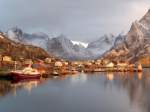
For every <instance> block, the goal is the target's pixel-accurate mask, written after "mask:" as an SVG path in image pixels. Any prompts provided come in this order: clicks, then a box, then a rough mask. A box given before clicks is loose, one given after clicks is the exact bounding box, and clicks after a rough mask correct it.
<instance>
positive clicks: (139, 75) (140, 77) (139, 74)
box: [137, 72, 143, 80]
mask: <svg viewBox="0 0 150 112" xmlns="http://www.w3.org/2000/svg"><path fill="white" fill-rule="evenodd" d="M142 75H143V73H142V72H138V73H137V76H138V79H139V80H141V79H142Z"/></svg>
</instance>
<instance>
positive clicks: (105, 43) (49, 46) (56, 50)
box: [6, 27, 115, 60]
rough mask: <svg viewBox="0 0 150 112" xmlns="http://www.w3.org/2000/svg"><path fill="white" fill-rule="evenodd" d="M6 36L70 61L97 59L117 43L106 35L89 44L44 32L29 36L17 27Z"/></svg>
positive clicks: (113, 38)
mask: <svg viewBox="0 0 150 112" xmlns="http://www.w3.org/2000/svg"><path fill="white" fill-rule="evenodd" d="M6 34H7V36H8V38H9V39H11V40H13V41H15V42H20V43H22V44H25V45H34V46H38V47H41V48H43V49H44V50H46V51H47V52H48V53H49V54H53V55H55V56H57V57H59V58H64V59H68V60H87V59H96V58H98V57H99V56H101V55H102V54H103V53H104V52H106V51H107V50H109V49H110V48H111V47H112V46H113V44H114V42H115V36H113V35H112V34H110V35H104V36H102V37H100V39H98V40H96V41H93V42H90V43H89V44H87V43H84V42H80V41H73V40H70V39H68V38H67V37H66V36H65V35H59V36H57V37H49V36H48V35H46V34H44V33H42V32H37V33H33V34H28V33H25V32H23V31H22V30H21V29H20V28H17V27H14V28H11V29H9V30H8V31H7V32H6Z"/></svg>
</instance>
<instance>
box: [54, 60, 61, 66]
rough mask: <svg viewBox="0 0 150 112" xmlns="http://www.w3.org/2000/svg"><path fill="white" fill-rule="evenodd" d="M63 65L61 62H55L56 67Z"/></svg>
mask: <svg viewBox="0 0 150 112" xmlns="http://www.w3.org/2000/svg"><path fill="white" fill-rule="evenodd" d="M62 66H63V64H62V62H60V61H57V62H55V67H62Z"/></svg>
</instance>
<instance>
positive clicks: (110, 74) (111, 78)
mask: <svg viewBox="0 0 150 112" xmlns="http://www.w3.org/2000/svg"><path fill="white" fill-rule="evenodd" d="M106 78H107V80H110V81H112V80H113V79H114V74H113V72H107V74H106Z"/></svg>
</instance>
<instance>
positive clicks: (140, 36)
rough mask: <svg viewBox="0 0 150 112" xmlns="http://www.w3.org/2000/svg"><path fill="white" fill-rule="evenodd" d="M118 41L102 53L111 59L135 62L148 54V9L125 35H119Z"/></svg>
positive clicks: (149, 38)
mask: <svg viewBox="0 0 150 112" xmlns="http://www.w3.org/2000/svg"><path fill="white" fill-rule="evenodd" d="M120 38H122V39H121V40H119V43H118V42H117V44H115V46H114V47H113V48H112V49H111V50H110V51H108V52H107V53H105V54H104V58H109V59H111V60H128V61H130V62H135V61H137V60H139V59H140V58H142V57H146V56H149V55H150V10H149V11H148V12H147V13H146V15H145V16H144V17H143V18H142V19H141V20H140V21H135V22H133V23H132V25H131V28H130V30H129V32H128V33H127V35H125V36H123V37H120Z"/></svg>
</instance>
